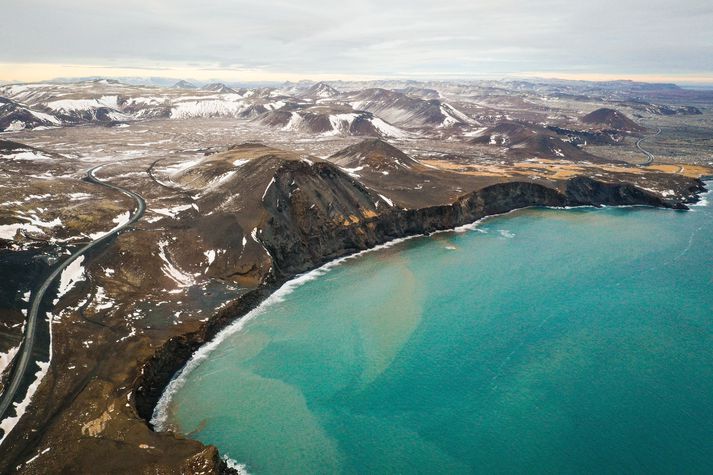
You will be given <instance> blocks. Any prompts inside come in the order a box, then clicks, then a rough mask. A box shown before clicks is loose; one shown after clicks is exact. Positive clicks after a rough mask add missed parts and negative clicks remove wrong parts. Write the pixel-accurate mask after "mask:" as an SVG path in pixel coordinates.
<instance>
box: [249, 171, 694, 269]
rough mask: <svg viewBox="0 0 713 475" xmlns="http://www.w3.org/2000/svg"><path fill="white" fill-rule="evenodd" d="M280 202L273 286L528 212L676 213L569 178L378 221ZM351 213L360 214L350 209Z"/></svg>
mask: <svg viewBox="0 0 713 475" xmlns="http://www.w3.org/2000/svg"><path fill="white" fill-rule="evenodd" d="M281 201H282V203H283V206H282V207H281V208H280V209H275V208H270V207H269V208H268V210H269V211H270V214H271V218H270V219H269V221H268V223H267V224H268V226H267V227H266V228H265V229H264V230H263V233H262V235H261V240H262V243H263V245H264V246H265V248H266V249H267V250H268V251H269V253H270V255H271V256H272V257H273V271H274V274H275V277H276V278H277V280H282V279H286V278H289V277H290V276H293V275H295V274H299V273H302V272H305V271H307V270H310V269H313V268H315V267H318V266H319V265H321V264H324V263H325V262H328V261H330V260H332V259H335V258H338V257H342V256H344V255H347V254H350V253H353V252H356V251H360V250H363V249H368V248H370V247H374V246H376V245H378V244H383V243H385V242H387V241H390V240H392V239H396V238H400V237H405V236H412V235H417V234H428V233H432V232H434V231H439V230H444V229H451V228H454V227H457V226H461V225H464V224H468V223H472V222H474V221H476V220H478V219H481V218H483V217H485V216H490V215H494V214H501V213H506V212H508V211H511V210H514V209H518V208H525V207H529V206H581V205H595V206H599V205H612V206H615V205H649V206H659V207H680V205H672V204H670V203H667V202H665V201H664V200H662V199H661V198H660V197H658V196H656V195H654V194H653V193H649V192H647V191H645V190H641V189H639V188H636V187H635V186H633V185H629V184H625V183H621V184H610V183H602V182H598V181H596V180H593V179H591V178H587V177H575V178H572V179H571V180H569V181H567V182H566V184H565V186H564V187H563V189H561V190H560V189H556V188H550V187H546V186H543V185H539V184H536V183H531V182H508V183H498V184H494V185H491V186H488V187H485V188H483V189H480V190H478V191H475V192H472V193H469V194H466V195H463V196H462V197H460V198H459V199H458V200H456V201H455V202H454V203H452V204H450V205H442V206H431V207H425V208H420V209H409V210H403V209H398V208H395V207H389V208H388V209H387V210H385V211H384V212H382V213H381V214H379V215H376V214H369V213H362V214H361V215H359V217H358V218H357V217H356V216H354V215H351V216H352V220H346V221H343V222H340V221H336V220H334V219H325V217H324V216H320V215H319V214H317V213H314V212H312V211H314V208H311V209H310V207H311V206H308V204H309V201H305V200H304V199H303V197H296V196H295V195H293V196H292V197H290V196H289V194H288V193H287V191H286V190H283V191H282V194H281ZM354 209H356V210H359V209H361V210H362V211H363V210H364V208H360V207H359V206H358V205H357V204H356V203H355V208H354ZM355 212H356V211H355Z"/></svg>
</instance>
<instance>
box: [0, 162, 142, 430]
mask: <svg viewBox="0 0 713 475" xmlns="http://www.w3.org/2000/svg"><path fill="white" fill-rule="evenodd" d="M101 166H103V165H99V166H97V167H94V168H92V169H91V170H89V171H88V172H87V176H86V180H87V181H89V182H90V183H94V184H97V185H101V186H105V187H107V188H111V189H112V190H116V191H118V192H120V193H123V194H125V195H126V196H128V197H129V198H131V199H133V200H134V201H136V209H134V210H133V213H131V215H130V216H129V220H128V221H127V222H126V223H124V224H122V225H120V226H117V227H115V228H114V229H112V230H111V231H109V232H107V233H106V234H104V235H103V236H101V237H100V238H98V239H95V240H94V241H92V242H90V243H88V244H86V245H84V246H83V247H82V248H81V249H79V250H78V251H76V252H75V253H74V254H72V255H71V256H69V258H67V259H66V260H65V261H63V262H62V263H61V264H60V265H59V266H58V267H57V268H56V269H55V270H54V271H53V272H52V273H51V274H50V275H49V277H47V279H45V281H44V282H42V285H41V286H40V288H39V289H37V291H36V292H34V294H33V295H32V301H31V302H30V311H29V312H28V314H27V324H26V325H25V335H24V340H23V342H22V347H21V348H20V352H19V354H18V356H17V357H16V358H15V364H14V366H13V369H12V373H13V374H12V380H11V381H10V382H9V384H8V385H7V387H6V389H5V391H3V393H2V400H0V420H2V419H4V418H5V417H6V416H8V414H7V412H8V409H10V407H11V405H12V403H13V401H14V400H15V396H16V394H17V391H18V389H19V388H20V386H21V383H22V381H23V379H24V378H25V376H26V373H27V370H28V367H29V366H30V362H31V355H32V350H33V348H34V344H35V334H36V333H37V326H38V319H39V315H38V312H39V309H40V304H41V303H42V299H43V298H44V296H45V292H47V289H48V288H49V287H50V286H51V285H52V282H54V280H55V279H57V277H59V275H60V274H61V273H62V271H63V270H64V269H65V268H66V267H67V266H68V265H69V264H71V263H72V262H73V261H74V260H75V259H76V258H78V257H79V256H81V255H83V254H84V253H86V252H87V251H88V250H90V249H92V248H93V247H95V246H97V245H99V244H100V243H102V242H105V241H106V240H107V239H111V238H112V237H114V236H116V235H117V234H119V233H120V232H121V231H122V230H124V229H125V228H126V227H127V226H130V225H131V224H133V223H135V222H136V221H138V220H139V219H140V218H141V216H143V214H144V211H145V210H146V202H145V201H144V199H143V198H142V197H141V196H139V195H137V194H136V193H134V192H133V191H129V190H127V189H125V188H122V187H120V186H116V185H112V184H110V183H106V182H103V181H101V180H99V179H98V178H97V177H96V176H95V175H94V172H96V170H97V169H98V168H100V167H101Z"/></svg>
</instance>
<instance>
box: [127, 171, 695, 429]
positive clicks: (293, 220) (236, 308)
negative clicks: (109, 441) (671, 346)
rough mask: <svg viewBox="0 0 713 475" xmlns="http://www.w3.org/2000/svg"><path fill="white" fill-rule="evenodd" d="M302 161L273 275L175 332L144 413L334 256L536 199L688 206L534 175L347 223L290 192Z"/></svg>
mask: <svg viewBox="0 0 713 475" xmlns="http://www.w3.org/2000/svg"><path fill="white" fill-rule="evenodd" d="M300 167H301V165H299V164H296V163H291V164H289V166H287V167H285V169H284V170H283V172H284V175H281V176H280V178H278V179H277V180H276V184H277V185H276V186H275V187H274V191H273V192H272V195H271V197H272V198H273V200H274V201H271V203H272V204H269V205H268V207H267V209H268V212H269V215H270V217H269V219H268V220H267V222H266V225H265V227H264V228H263V231H262V234H261V241H262V243H263V245H264V246H265V247H266V249H267V250H268V251H269V253H270V255H271V256H272V261H273V267H272V272H271V274H270V275H269V276H267V277H266V279H265V281H264V282H263V284H262V285H261V286H259V287H258V288H257V289H256V290H254V291H252V292H249V293H248V294H246V295H245V296H243V297H242V298H241V299H239V300H237V301H236V302H234V303H233V304H232V305H230V306H228V307H226V308H225V309H223V310H222V311H221V312H220V313H219V314H218V315H216V316H215V317H214V318H212V319H211V320H209V321H208V322H206V323H205V325H203V326H202V327H201V328H200V329H199V330H198V331H196V332H193V333H190V334H186V335H181V336H180V337H176V338H172V339H170V340H169V341H167V342H166V343H165V344H164V345H163V346H162V347H161V348H160V349H158V351H157V352H156V353H155V354H154V356H153V357H152V358H151V359H149V360H148V361H146V363H145V364H144V366H143V370H142V372H141V376H140V377H139V378H137V380H136V382H135V391H134V393H133V394H134V396H133V402H134V404H135V407H136V410H137V413H138V415H139V417H141V418H143V419H145V420H148V419H149V418H150V417H151V414H152V411H153V409H154V407H155V404H156V402H157V401H158V399H159V398H160V396H161V393H162V391H163V389H164V388H165V387H166V385H167V384H168V382H169V381H170V379H171V378H172V376H173V375H174V374H175V372H176V371H178V370H179V369H180V368H181V367H182V366H183V365H184V364H185V363H186V362H187V361H188V359H189V358H190V356H191V355H192V353H193V352H194V351H195V350H196V349H197V348H198V347H200V346H201V345H202V344H204V343H206V342H207V341H209V340H210V339H211V338H213V337H214V336H215V335H216V334H217V332H218V331H220V330H221V329H222V328H224V327H225V326H227V325H228V324H229V323H231V322H232V321H234V320H235V319H237V318H240V317H241V316H243V315H245V314H246V313H247V312H248V311H250V310H251V309H253V308H255V307H256V306H257V305H259V304H260V302H262V301H263V300H264V299H265V298H266V297H267V296H268V295H270V293H272V292H273V291H274V290H275V289H276V288H277V287H278V286H279V285H281V284H282V283H284V282H286V281H287V280H289V279H290V278H292V277H294V276H295V275H297V274H299V273H303V272H306V271H308V270H311V269H314V268H316V267H319V266H320V265H322V264H325V263H326V262H328V261H330V260H333V259H336V258H339V257H342V256H345V255H348V254H352V253H354V252H357V251H360V250H364V249H369V248H371V247H374V246H376V245H379V244H382V243H385V242H387V241H390V240H393V239H396V238H400V237H405V236H412V235H418V234H428V233H432V232H435V231H439V230H444V229H451V228H454V227H456V226H459V225H463V224H468V223H472V222H474V221H476V220H478V219H481V218H483V217H485V216H490V215H495V214H500V213H506V212H508V211H511V210H514V209H518V208H525V207H529V206H557V207H561V206H580V205H595V206H599V205H610V206H616V205H648V206H658V207H667V208H685V205H684V204H683V203H682V202H674V203H672V202H668V201H665V200H664V199H662V198H661V197H659V196H657V195H655V194H653V193H650V192H648V191H645V190H641V189H639V188H637V187H635V186H633V185H630V184H621V183H617V184H614V183H603V182H599V181H596V180H594V179H591V178H588V177H584V176H578V177H575V178H572V179H570V180H568V181H566V182H562V183H560V184H558V186H556V187H547V186H543V185H539V184H535V183H529V182H508V183H499V184H494V185H491V186H488V187H485V188H482V189H480V190H477V191H474V192H472V193H468V194H465V195H463V196H462V197H460V198H459V199H457V200H456V201H455V202H454V203H452V204H450V205H441V206H430V207H424V208H421V209H412V210H403V209H398V208H389V209H388V210H387V211H386V212H384V213H382V214H379V215H372V216H369V215H368V214H366V215H365V214H362V216H361V218H359V219H355V220H350V222H348V223H347V222H342V223H340V222H338V221H336V220H334V219H333V218H331V217H330V216H328V215H327V214H324V213H313V212H311V209H312V205H313V204H315V202H313V201H311V200H309V199H307V197H306V196H303V195H300V194H299V193H294V192H291V191H290V190H291V188H290V186H291V185H290V183H292V181H291V180H292V179H294V176H295V174H296V173H299V168H300ZM317 174H318V175H319V176H321V177H322V178H323V179H324V180H327V181H329V180H333V181H337V182H340V181H343V180H347V179H348V178H347V177H345V176H344V174H343V173H341V172H339V171H338V170H335V169H334V167H331V166H330V165H328V164H326V163H322V164H319V168H318V171H317ZM353 184H354V187H355V188H354V190H355V193H356V194H355V195H350V196H342V198H343V199H344V200H345V201H344V203H347V202H348V203H349V206H351V207H356V208H360V207H361V206H363V205H362V204H360V203H359V201H360V200H367V201H368V197H370V194H369V192H368V191H367V190H365V189H363V188H362V187H360V186H359V185H358V184H357V183H356V182H354V183H353ZM702 190H703V184H702V182H700V181H699V180H690V183H689V186H688V189H687V190H685V192H684V193H686V194H689V196H690V197H694V196H695V194H696V193H698V192H700V191H702ZM330 198H333V196H332V197H330ZM278 202H279V203H280V204H279V205H278V204H277V203H278Z"/></svg>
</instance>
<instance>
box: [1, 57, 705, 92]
mask: <svg viewBox="0 0 713 475" xmlns="http://www.w3.org/2000/svg"><path fill="white" fill-rule="evenodd" d="M87 77H97V78H107V79H113V78H121V77H136V78H141V79H143V78H151V77H160V78H163V79H175V80H176V81H178V80H182V79H183V80H188V79H190V80H193V81H215V80H221V81H226V82H286V81H291V82H299V81H313V82H314V81H354V82H357V81H375V80H396V81H398V80H414V81H429V80H433V81H436V80H451V81H454V80H503V79H545V80H563V81H591V82H606V81H634V82H645V83H673V84H677V85H700V86H704V85H709V86H710V85H713V73H710V74H705V73H681V74H662V73H587V72H567V71H523V72H501V73H466V72H461V73H453V72H444V73H439V72H418V73H391V74H388V73H385V74H348V73H347V74H339V73H325V72H313V73H288V72H273V71H265V70H256V69H238V68H221V67H219V66H211V67H191V66H175V65H167V66H161V65H156V66H151V67H137V66H121V67H114V66H107V65H97V64H70V63H2V62H0V81H3V82H5V83H36V82H43V81H53V80H58V79H82V78H87Z"/></svg>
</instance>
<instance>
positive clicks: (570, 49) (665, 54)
mask: <svg viewBox="0 0 713 475" xmlns="http://www.w3.org/2000/svg"><path fill="white" fill-rule="evenodd" d="M8 2H9V3H8ZM1 11H2V13H3V18H4V20H3V22H2V28H0V44H2V45H3V47H2V48H0V63H4V66H3V68H4V69H3V70H2V74H3V75H5V76H8V75H12V73H13V71H12V70H9V69H8V68H12V67H13V66H12V65H15V66H14V67H15V72H16V73H17V74H16V75H22V73H21V71H22V70H23V69H22V64H21V63H24V64H27V63H38V64H44V65H47V64H57V65H59V64H74V65H95V66H107V67H111V68H147V70H151V69H159V68H165V67H168V68H171V67H181V68H188V69H195V70H201V69H210V70H211V71H221V70H225V71H226V72H227V71H241V70H250V71H252V72H253V74H258V75H259V74H260V73H264V74H265V75H273V76H274V75H277V76H279V75H285V76H292V77H294V76H295V75H297V76H304V77H314V76H320V75H334V76H344V77H349V76H352V75H355V76H378V77H393V76H399V77H403V76H412V77H417V78H418V77H434V78H436V77H467V76H474V77H475V76H482V75H486V76H487V75H507V74H527V73H532V72H537V73H548V74H551V75H553V76H557V75H559V76H564V75H566V74H582V75H587V74H614V75H621V76H622V77H623V76H627V75H660V76H668V75H676V76H678V75H680V76H696V77H713V26H712V25H713V1H711V0H679V1H678V2H673V1H670V0H668V1H662V0H647V1H643V0H599V1H581V0H542V1H524V0H476V1H462V0H449V1H448V2H438V1H435V0H430V1H422V0H410V1H403V0H381V1H373V0H361V1H354V2H324V1H314V0H303V1H299V2H286V1H280V0H262V1H260V2H257V1H252V2H247V1H242V0H238V1H231V0H204V1H197V0H190V1H187V0H172V1H168V0H121V1H118V0H95V1H88V0H82V1H80V0H62V1H58V0H3V5H2V9H1ZM152 73H153V72H152ZM214 75H215V74H214Z"/></svg>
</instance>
